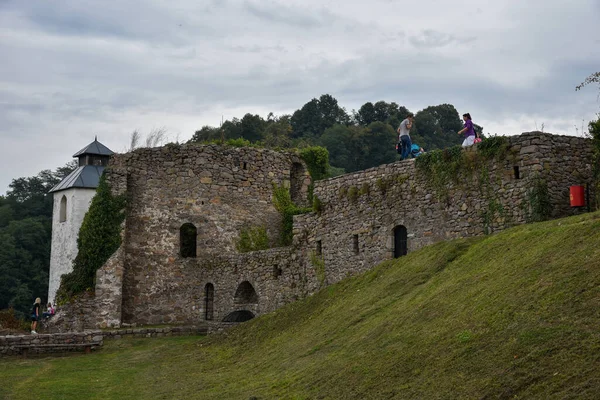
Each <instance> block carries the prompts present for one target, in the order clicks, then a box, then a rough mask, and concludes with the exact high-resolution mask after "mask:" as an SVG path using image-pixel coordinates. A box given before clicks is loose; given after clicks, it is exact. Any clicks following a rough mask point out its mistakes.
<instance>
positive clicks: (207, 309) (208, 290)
mask: <svg viewBox="0 0 600 400" xmlns="http://www.w3.org/2000/svg"><path fill="white" fill-rule="evenodd" d="M214 301H215V287H214V286H213V284H212V283H207V284H206V286H205V287H204V319H205V320H207V321H212V319H213V304H214Z"/></svg>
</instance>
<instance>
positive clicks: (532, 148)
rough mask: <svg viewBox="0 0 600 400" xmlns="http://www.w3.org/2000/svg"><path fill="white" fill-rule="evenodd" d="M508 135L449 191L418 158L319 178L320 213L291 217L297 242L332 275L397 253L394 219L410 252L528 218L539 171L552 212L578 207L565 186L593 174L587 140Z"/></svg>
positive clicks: (368, 265)
mask: <svg viewBox="0 0 600 400" xmlns="http://www.w3.org/2000/svg"><path fill="white" fill-rule="evenodd" d="M508 139H509V143H510V148H509V150H508V152H507V156H506V157H505V158H504V159H503V160H500V161H495V160H490V161H488V163H487V166H486V167H485V168H481V169H479V170H477V171H473V172H468V171H465V172H464V173H461V174H460V176H458V177H457V180H456V181H454V182H452V183H451V185H450V186H449V187H448V188H447V193H442V194H441V193H439V192H440V191H439V190H437V188H436V187H435V186H434V185H432V184H431V182H428V181H427V179H426V177H425V176H424V175H423V174H422V173H420V171H418V170H417V169H416V168H415V160H407V161H401V162H396V163H392V164H387V165H382V166H379V167H376V168H371V169H368V170H365V171H361V172H357V173H354V174H347V175H343V176H340V177H336V178H333V179H328V180H324V181H320V182H317V183H316V185H315V189H314V194H315V196H317V197H318V198H319V200H320V201H321V204H322V209H321V213H320V215H317V214H314V213H313V214H307V215H301V216H298V217H296V218H295V225H294V230H295V238H294V240H295V243H296V246H298V247H302V248H305V249H310V250H308V251H312V252H314V253H318V252H319V249H320V251H321V253H322V258H323V260H324V263H325V272H326V273H325V275H326V281H327V282H328V283H332V282H337V281H339V280H340V279H343V278H344V277H346V276H347V275H348V274H354V273H358V272H362V271H365V270H367V269H369V268H371V267H373V266H374V265H376V264H378V263H379V262H381V261H383V260H386V259H390V258H392V257H394V251H395V229H396V228H397V227H399V226H402V227H405V228H406V231H407V235H406V236H407V237H406V241H407V250H408V251H409V252H410V251H414V250H416V249H419V248H421V247H423V246H426V245H428V244H432V243H434V242H437V241H440V240H447V239H455V238H460V237H468V236H476V235H482V234H484V233H493V232H495V231H498V230H501V229H505V228H507V227H509V226H512V225H515V224H521V223H524V222H526V220H527V218H528V212H529V211H528V210H529V208H530V204H529V203H528V198H529V192H530V190H531V188H532V185H533V184H534V179H535V177H536V176H539V177H541V178H543V179H545V181H546V182H547V185H548V192H549V198H548V200H549V201H550V203H551V205H552V217H564V216H568V215H573V214H576V213H579V212H582V210H579V209H573V208H571V207H570V206H569V186H570V185H579V184H585V183H587V182H589V181H590V180H591V164H590V163H591V151H592V149H591V143H590V141H589V140H587V139H583V138H577V137H569V136H555V135H550V134H543V133H540V132H531V133H526V134H523V135H520V136H513V137H509V138H508ZM466 151H467V152H474V151H476V147H472V148H469V149H467V150H466ZM466 156H469V154H468V153H467V155H466ZM517 170H518V174H517ZM517 176H518V177H517Z"/></svg>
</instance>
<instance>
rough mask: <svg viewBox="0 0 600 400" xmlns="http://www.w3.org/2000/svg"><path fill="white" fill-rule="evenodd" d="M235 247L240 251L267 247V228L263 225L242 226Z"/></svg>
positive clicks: (245, 251) (244, 251)
mask: <svg viewBox="0 0 600 400" xmlns="http://www.w3.org/2000/svg"><path fill="white" fill-rule="evenodd" d="M235 247H236V249H237V250H238V251H239V252H240V253H247V252H249V251H257V250H266V249H268V248H269V236H268V235H267V228H265V227H264V226H249V227H243V228H242V229H241V230H240V237H239V238H238V240H237V242H236V244H235Z"/></svg>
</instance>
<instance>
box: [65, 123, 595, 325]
mask: <svg viewBox="0 0 600 400" xmlns="http://www.w3.org/2000/svg"><path fill="white" fill-rule="evenodd" d="M508 140H509V143H510V148H509V151H508V152H507V155H506V157H505V158H503V159H501V160H499V161H498V160H489V161H488V162H487V164H486V165H485V167H484V168H480V169H478V170H476V171H472V172H469V171H464V172H461V173H460V174H459V176H458V177H457V178H456V180H452V181H450V182H449V184H448V186H447V187H441V186H439V185H435V184H433V183H432V182H431V181H430V179H431V178H428V177H426V176H424V175H423V174H422V172H420V171H419V170H417V169H416V168H415V162H414V160H407V161H402V162H396V163H392V164H387V165H382V166H379V167H376V168H371V169H368V170H365V171H360V172H357V173H352V174H346V175H343V176H340V177H336V178H332V179H328V180H324V181H319V182H316V184H315V188H314V194H315V196H316V197H317V198H318V199H319V200H320V202H321V203H322V207H321V211H320V212H319V213H314V212H313V213H309V214H304V215H298V216H295V217H294V239H293V245H292V246H290V247H286V248H273V249H269V250H264V251H257V252H251V253H244V254H239V253H237V251H236V250H235V247H234V240H235V238H236V237H237V235H238V234H239V230H240V228H241V227H242V226H243V225H244V224H254V225H256V224H265V225H266V226H267V228H268V230H269V234H270V236H271V238H272V239H273V241H274V239H275V238H276V237H277V236H278V235H279V232H278V229H279V223H280V215H279V213H278V212H277V211H276V210H275V209H274V207H273V205H272V200H271V195H272V182H275V183H278V184H284V185H286V186H288V185H289V187H290V188H291V190H292V192H295V193H300V194H301V197H303V196H305V195H306V192H307V189H308V180H307V175H306V172H305V169H302V171H301V173H298V165H300V166H302V167H303V165H304V164H303V163H302V162H301V161H300V160H299V159H298V158H297V157H296V156H294V155H289V154H282V153H276V152H272V151H268V150H263V149H254V148H240V149H232V148H221V147H217V146H165V147H163V148H158V149H141V150H137V151H135V152H133V153H128V154H124V155H118V156H116V157H115V158H114V159H113V160H111V164H110V169H109V174H108V180H109V183H110V184H111V186H112V189H113V191H115V192H116V193H127V195H128V197H129V204H128V210H127V218H126V221H125V229H124V232H123V235H124V240H123V245H122V247H121V249H120V250H119V252H118V253H117V255H115V256H113V257H112V258H111V260H109V262H108V263H107V264H106V265H105V266H104V267H102V268H101V269H100V270H99V271H98V274H97V285H96V299H94V302H95V303H94V304H95V305H94V307H97V305H98V304H100V303H102V304H105V303H106V304H107V306H106V307H104V308H105V309H106V310H107V311H106V313H105V314H106V315H100V316H99V317H98V318H96V320H95V322H94V321H87V320H86V321H84V323H83V325H82V326H86V327H87V326H88V325H90V324H92V325H94V324H95V326H104V325H107V326H110V325H116V323H114V322H115V321H117V320H118V319H119V314H120V313H121V322H123V323H137V324H163V323H171V324H173V323H186V324H187V323H197V322H201V321H203V320H205V319H206V317H207V306H208V307H209V308H210V303H211V304H212V313H210V312H208V314H209V315H210V314H211V315H210V317H212V320H213V321H221V320H222V319H223V318H224V317H225V316H227V315H228V314H229V313H231V312H233V311H237V310H248V311H251V312H252V313H254V314H255V315H260V314H264V313H268V312H272V311H274V310H276V309H277V308H279V307H281V306H282V305H284V304H286V303H289V302H292V301H294V300H296V299H299V298H303V297H306V296H307V295H309V294H312V293H314V292H315V291H317V290H318V289H319V288H321V287H323V286H324V285H327V284H331V283H335V282H337V281H339V280H341V279H343V278H345V277H347V276H349V275H353V274H357V273H360V272H363V271H366V270H368V269H370V268H372V267H374V266H375V265H377V264H378V263H379V262H381V261H384V260H387V259H390V258H392V257H394V251H395V248H396V244H395V238H394V229H395V228H396V227H398V226H404V227H405V228H406V231H407V238H406V246H407V250H408V252H411V251H414V250H417V249H419V248H421V247H423V246H426V245H428V244H432V243H435V242H437V241H441V240H447V239H453V238H460V237H470V236H477V235H482V234H484V233H486V232H488V233H493V232H496V231H499V230H501V229H505V228H507V227H510V226H512V225H515V224H521V223H524V222H526V221H527V220H528V217H529V214H530V208H531V201H530V191H531V188H532V187H533V185H534V182H535V178H536V176H540V177H542V178H544V179H545V180H546V182H547V185H548V194H549V195H548V200H549V201H550V203H551V205H552V217H563V216H567V215H573V214H577V213H580V212H583V210H580V209H573V208H571V207H569V186H570V185H575V184H584V183H587V182H589V181H590V180H591V165H590V163H591V143H590V141H589V140H587V139H582V138H576V137H567V136H555V135H549V134H543V133H540V132H531V133H526V134H523V135H520V136H514V137H510V138H509V139H508ZM475 151H476V147H472V148H469V149H467V150H466V153H465V156H466V157H472V156H474V155H475ZM244 162H245V163H246V169H243V163H244ZM515 167H518V172H519V173H518V177H517V176H516V174H515V170H516V169H515ZM292 176H296V177H299V178H296V179H295V180H294V179H291V178H292ZM290 179H291V180H292V182H290ZM186 222H191V223H193V224H194V225H195V226H196V227H197V228H198V236H197V258H182V257H181V256H180V253H179V228H180V227H181V225H182V224H183V223H186ZM318 248H320V250H321V254H318ZM320 260H322V261H320ZM321 263H322V264H321ZM322 265H324V271H323V267H322ZM246 281H247V282H249V284H250V285H251V286H252V288H253V289H254V291H255V292H256V296H257V299H256V301H250V302H244V300H240V299H239V297H240V296H238V298H237V299H236V293H238V289H240V287H243V286H244V284H243V282H246ZM207 284H210V285H212V287H213V289H214V293H213V296H214V297H213V299H212V302H207V298H206V294H207V291H206V288H207ZM238 294H239V293H238ZM119 296H122V302H121V299H120V297H119ZM242 297H243V296H242ZM83 300H85V301H84V302H83V303H82V304H83V305H82V307H79V308H82V309H83V311H81V310H74V311H73V318H75V317H76V316H77V315H78V316H79V317H78V318H79V319H85V316H86V315H87V312H89V311H90V310H91V308H92V303H91V302H89V304H88V302H87V297H86V298H84V299H82V301H83ZM84 303H85V304H84ZM119 304H120V305H121V308H119ZM94 309H95V308H94ZM86 310H87V312H86ZM77 313H79V314H77ZM76 314H77V315H76ZM88 319H89V318H88ZM100 320H102V321H100ZM102 324H104V325H102ZM71 325H72V326H75V322H73V323H71Z"/></svg>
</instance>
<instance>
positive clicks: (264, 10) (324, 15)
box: [244, 0, 336, 28]
mask: <svg viewBox="0 0 600 400" xmlns="http://www.w3.org/2000/svg"><path fill="white" fill-rule="evenodd" d="M244 9H245V10H246V11H248V12H249V13H250V14H251V15H253V16H254V17H256V18H259V19H262V20H264V21H267V22H269V23H272V24H283V25H292V26H297V27H300V28H318V27H321V26H323V25H324V24H326V23H332V22H333V21H334V20H335V19H336V17H335V16H334V15H333V14H332V13H331V12H329V11H328V10H326V9H322V8H321V9H316V10H315V9H311V8H310V7H306V8H297V7H290V6H287V5H282V4H279V3H276V2H273V1H264V0H261V1H260V2H254V1H253V2H251V1H245V2H244Z"/></svg>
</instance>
